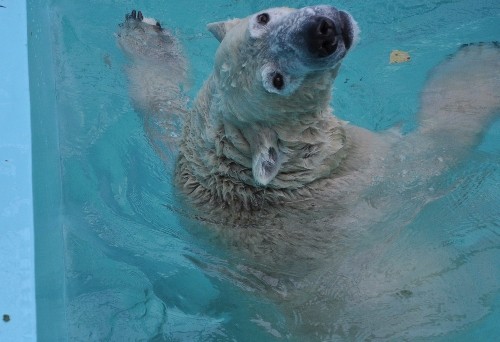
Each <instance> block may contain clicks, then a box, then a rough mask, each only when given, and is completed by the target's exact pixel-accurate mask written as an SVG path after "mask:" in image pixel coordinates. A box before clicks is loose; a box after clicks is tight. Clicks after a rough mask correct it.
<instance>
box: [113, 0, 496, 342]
mask: <svg viewBox="0 0 500 342" xmlns="http://www.w3.org/2000/svg"><path fill="white" fill-rule="evenodd" d="M208 29H209V30H210V32H212V33H213V34H214V36H215V37H216V38H217V39H218V40H219V41H220V46H219V48H218V50H217V53H216V56H215V65H214V70H213V73H212V74H211V76H210V77H209V78H208V80H207V81H206V82H205V84H204V86H203V87H202V89H201V90H200V92H199V94H198V96H197V98H196V100H195V103H194V106H193V108H192V109H187V106H186V100H185V97H184V96H183V95H182V88H183V86H184V84H185V83H186V75H187V73H186V68H187V63H186V61H185V58H184V57H183V55H182V53H181V48H180V46H179V43H178V42H177V40H176V39H175V37H173V36H172V34H170V33H169V32H168V31H167V30H164V29H162V28H161V27H160V25H159V24H158V23H157V22H156V21H155V20H153V19H145V18H144V17H143V16H142V13H141V12H138V13H137V12H135V11H134V12H132V14H130V15H128V16H127V19H126V21H125V23H124V24H123V25H122V29H121V30H120V32H119V34H118V39H119V42H120V44H121V46H122V47H123V49H124V50H125V51H126V52H128V54H129V55H130V57H131V59H132V61H133V63H132V65H131V66H130V68H129V77H130V81H131V96H132V99H133V102H134V104H135V106H136V107H137V108H138V109H139V110H140V111H141V113H142V114H143V117H144V119H145V122H146V131H147V132H148V134H149V136H150V138H151V141H152V142H153V145H154V146H155V148H156V149H157V151H158V152H159V153H160V155H161V156H162V157H164V158H165V159H171V150H172V149H175V148H176V147H178V159H177V163H176V171H175V172H176V175H175V180H176V185H177V187H178V189H179V192H180V194H181V197H182V199H183V200H184V201H185V202H186V204H187V205H188V206H189V208H190V210H191V211H193V212H195V215H193V216H196V217H198V218H200V217H201V218H202V221H203V222H204V225H206V226H211V227H212V228H213V229H215V230H216V231H217V232H218V233H220V234H221V235H222V240H223V241H227V242H228V246H231V247H234V249H235V250H237V251H238V252H241V253H247V254H248V255H250V256H251V260H253V262H250V266H249V268H248V269H249V270H254V271H255V270H256V271H255V272H256V273H254V274H257V273H258V274H263V273H262V272H266V274H267V277H272V279H275V281H273V282H268V283H267V285H268V286H269V289H268V293H269V294H270V295H271V296H276V297H278V298H279V300H281V301H282V302H285V303H287V304H286V305H287V308H288V309H289V311H291V312H294V314H295V315H297V314H298V315H299V316H300V317H301V319H300V321H301V323H300V324H299V325H300V329H305V330H307V329H308V328H311V329H314V331H315V332H316V333H318V334H324V335H322V336H323V337H325V336H327V337H328V336H329V337H332V336H342V335H341V334H340V333H339V331H342V329H344V328H345V324H346V323H345V322H340V321H338V322H337V323H338V326H336V325H335V324H333V323H332V319H331V318H329V315H328V313H329V312H331V311H332V310H335V309H339V308H344V307H347V306H349V307H350V308H353V307H354V308H356V310H355V311H353V312H356V315H358V317H363V316H362V314H361V313H363V312H371V311H370V310H373V308H374V307H376V306H377V305H378V304H379V303H378V302H377V301H376V300H374V298H380V297H381V296H382V295H383V294H387V293H393V294H394V293H403V294H408V293H418V291H415V289H412V290H404V291H406V292H404V291H403V292H398V291H401V290H402V289H405V288H406V287H408V286H415V284H413V285H409V284H410V283H411V280H410V279H414V278H415V277H414V276H413V275H412V274H411V273H408V272H410V271H409V270H407V269H404V267H403V266H401V265H403V263H401V265H399V266H398V265H397V261H391V263H390V267H392V269H394V270H398V271H394V274H397V276H396V277H395V278H391V279H384V280H380V279H373V277H372V278H370V279H368V277H365V276H364V275H363V272H362V271H361V270H362V269H369V268H370V267H372V268H373V269H376V267H380V265H378V264H376V261H375V259H374V258H375V256H376V255H378V253H379V252H380V251H379V250H378V249H377V248H378V247H377V246H375V245H374V244H369V243H368V242H365V243H364V242H363V241H379V240H382V239H384V236H387V235H384V234H389V236H391V232H396V231H399V229H400V228H401V227H402V226H404V225H405V224H406V223H407V222H410V221H411V219H412V218H413V217H414V216H415V214H416V213H417V212H418V210H419V209H420V208H421V207H422V206H423V205H424V204H425V203H427V202H429V201H430V200H432V199H434V198H436V197H438V196H439V195H440V194H439V193H436V191H435V189H433V186H432V180H433V178H434V177H436V176H438V175H439V174H441V173H442V172H443V171H445V170H446V169H448V168H450V167H451V166H453V165H455V164H456V163H457V161H459V160H460V158H461V157H463V155H464V154H465V153H466V152H467V151H468V150H469V149H470V147H471V146H473V145H474V144H475V143H477V141H478V139H479V138H480V136H481V133H482V131H483V128H484V127H485V126H486V125H487V124H488V121H490V120H491V119H492V118H493V117H494V114H495V113H497V112H498V109H499V108H500V92H499V89H500V48H499V46H498V44H497V43H491V44H475V45H464V46H462V47H461V48H460V50H459V51H458V52H457V53H456V54H455V55H454V56H452V57H450V58H449V59H447V60H446V61H444V62H443V63H442V64H441V65H439V66H438V67H436V68H435V69H434V70H433V71H432V73H431V76H430V79H429V81H428V82H427V85H426V87H425V89H424V91H423V94H422V105H421V110H420V114H419V117H420V127H419V128H418V129H417V130H415V131H414V132H412V133H410V134H408V135H406V136H401V135H400V134H398V133H397V132H395V131H391V132H384V133H373V132H370V131H368V130H365V129H363V128H359V127H355V126H353V125H350V124H348V123H347V122H344V121H342V120H339V119H337V118H336V117H335V116H334V115H333V112H332V109H331V107H330V103H331V94H332V85H333V81H334V79H335V77H336V75H337V73H338V70H339V67H340V64H341V62H342V60H343V58H344V57H345V56H346V55H347V53H348V52H349V51H350V50H351V49H352V48H353V46H354V45H355V43H356V40H357V38H358V33H359V30H358V27H357V24H356V22H355V21H354V19H353V18H352V17H351V15H349V14H348V13H347V12H344V11H340V10H337V9H336V8H334V7H331V6H312V7H305V8H302V9H290V8H274V9H268V10H264V11H261V12H258V13H256V14H253V15H251V16H249V17H247V18H244V19H233V20H229V21H225V22H217V23H212V24H209V25H208ZM181 126H182V127H183V128H182V129H183V130H182V133H179V132H180V127H181ZM373 227H383V228H382V229H378V230H373ZM368 228H371V230H370V229H368ZM374 231H375V232H376V233H373V232H374ZM388 232H389V233H388ZM370 234H371V235H370ZM368 236H369V237H370V239H368V238H367V237H368ZM365 238H366V239H367V240H364V239H365ZM360 246H364V248H362V247H360ZM350 249H357V251H358V252H359V253H358V254H357V255H356V256H353V255H352V254H349V251H350ZM439 257H440V256H439V252H435V253H434V254H432V255H430V254H429V253H425V252H424V253H422V255H419V256H418V258H420V260H421V261H422V264H425V260H427V261H428V260H431V259H433V258H439ZM375 265H377V266H375ZM388 267H389V265H388ZM405 272H406V273H405ZM421 272H424V273H425V272H428V273H429V274H431V270H422V271H421ZM367 274H368V272H367ZM370 274H371V273H370ZM422 274H423V273H422ZM422 274H419V275H420V276H421V275H422ZM266 279H269V278H266ZM346 279H349V281H348V282H346ZM270 283H272V284H273V285H269V284H270ZM332 284H334V285H332ZM349 284H351V285H352V284H355V286H351V285H349ZM328 285H329V287H328ZM332 287H333V288H335V289H332ZM325 288H328V290H326V289H325ZM444 292H445V291H444V290H443V293H444ZM350 301H351V302H352V301H354V302H355V303H356V305H352V303H351V302H350ZM360 303H361V304H360ZM365 305H366V306H365ZM415 305H417V304H415ZM368 306H369V307H368ZM352 310H354V309H352ZM415 310H423V311H422V315H420V316H418V317H413V316H412V317H411V319H409V320H408V321H407V324H406V325H404V324H403V323H401V324H402V326H401V329H402V330H401V331H408V329H410V328H411V327H414V326H418V324H419V319H420V320H422V322H423V321H425V319H431V318H425V317H431V316H430V315H429V313H430V312H435V311H438V310H442V307H440V308H434V307H430V308H426V309H422V308H421V307H418V309H417V306H415V308H414V311H411V310H410V309H409V311H408V312H410V313H411V312H415ZM425 310H427V311H425ZM450 310H451V309H450ZM424 311H425V312H424ZM394 312H398V311H397V310H395V311H394ZM408 312H406V313H408ZM398 314H399V315H400V316H402V315H404V314H405V313H400V312H398ZM408 314H409V313H408ZM353 315H354V314H353ZM409 315H410V314H409ZM426 315H427V316H426ZM380 317H381V318H380V320H377V319H374V317H367V318H366V320H367V322H368V321H369V320H372V321H373V320H374V322H375V321H376V322H379V323H378V324H379V325H377V324H376V323H373V324H372V325H370V326H372V330H371V333H372V334H375V335H373V336H377V335H376V331H377V330H376V329H379V330H380V329H382V328H381V327H383V326H386V325H387V324H388V323H387V322H386V319H387V317H386V316H384V315H383V314H381V315H380ZM362 320H363V319H362V318H359V322H358V323H359V326H358V328H357V329H362V328H360V327H361V326H362V325H363V322H362ZM403 321H404V320H403V319H402V322H403ZM409 321H411V323H410V322H409ZM339 322H340V323H339ZM351 323H352V322H351ZM366 324H367V323H366V322H365V325H366ZM392 324H393V325H394V324H395V323H394V322H393V323H392ZM300 329H299V330H300ZM405 329H406V330H405ZM360 331H361V330H360ZM383 333H384V331H383V330H381V331H380V334H383ZM339 334H340V335H339ZM361 336H363V335H361ZM366 336H369V335H366Z"/></svg>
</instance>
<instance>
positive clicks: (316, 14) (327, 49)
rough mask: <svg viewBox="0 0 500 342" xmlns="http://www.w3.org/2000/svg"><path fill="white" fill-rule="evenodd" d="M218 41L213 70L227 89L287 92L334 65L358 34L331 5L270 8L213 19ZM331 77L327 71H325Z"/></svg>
mask: <svg viewBox="0 0 500 342" xmlns="http://www.w3.org/2000/svg"><path fill="white" fill-rule="evenodd" d="M208 28H209V30H210V31H211V32H212V33H213V34H214V35H215V36H216V38H218V39H219V40H220V41H221V46H220V47H219V50H218V52H217V57H216V65H215V71H216V75H218V76H219V77H220V79H219V81H222V83H225V81H228V82H229V84H226V86H228V88H240V89H242V90H243V89H251V91H252V94H253V96H255V92H256V91H257V92H258V91H259V88H261V90H264V91H265V92H267V93H272V94H278V95H283V96H290V95H292V94H294V93H296V92H297V90H298V89H299V88H301V87H302V86H309V84H308V83H309V82H307V80H306V79H307V78H315V77H317V76H318V75H321V76H322V75H324V74H328V72H325V71H327V70H334V69H335V68H336V67H337V66H338V65H339V63H340V61H341V60H342V59H343V58H344V57H345V55H346V53H347V52H348V51H349V50H350V49H351V47H352V46H353V43H354V42H355V41H356V39H357V35H358V31H359V30H358V28H357V25H356V23H355V21H354V20H353V19H352V17H351V16H350V15H349V14H348V13H347V12H343V11H339V10H337V9H336V8H334V7H331V6H313V7H305V8H302V9H298V10H297V9H291V8H271V9H268V10H264V11H261V12H258V13H256V14H254V15H251V16H249V17H247V18H245V19H234V20H230V21H226V22H218V23H212V24H209V25H208ZM328 77H329V78H330V79H331V78H332V77H331V74H328Z"/></svg>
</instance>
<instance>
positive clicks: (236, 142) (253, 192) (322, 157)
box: [176, 68, 346, 211]
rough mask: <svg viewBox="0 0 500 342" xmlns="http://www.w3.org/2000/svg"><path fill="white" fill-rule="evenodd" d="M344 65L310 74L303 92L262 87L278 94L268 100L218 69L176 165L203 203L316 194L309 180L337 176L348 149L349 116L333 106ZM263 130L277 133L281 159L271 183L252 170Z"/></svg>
mask: <svg viewBox="0 0 500 342" xmlns="http://www.w3.org/2000/svg"><path fill="white" fill-rule="evenodd" d="M337 69H338V68H336V69H335V70H332V71H330V72H324V71H323V72H321V73H318V74H317V75H313V76H311V77H310V78H308V79H306V80H305V81H304V82H305V83H306V84H304V85H303V89H302V90H301V92H300V95H292V96H290V97H288V98H284V97H280V96H279V95H275V94H263V96H262V98H269V97H270V96H273V97H274V98H273V99H272V101H270V102H269V104H266V103H265V101H262V102H261V103H248V102H247V101H250V100H251V99H253V98H258V96H256V94H253V96H252V97H250V96H245V94H244V91H245V89H243V90H242V89H241V88H238V89H233V88H234V87H231V86H230V87H228V86H227V83H226V82H221V80H220V79H218V77H219V75H216V74H214V75H212V76H211V77H210V78H209V79H208V80H207V82H206V83H205V85H204V89H202V90H201V91H200V95H199V96H198V98H197V100H196V103H195V106H194V108H193V110H192V113H191V114H190V115H189V116H188V118H187V120H186V123H185V128H184V137H183V139H184V141H183V143H182V144H181V147H180V157H179V160H178V164H177V172H176V175H177V176H176V178H177V183H178V185H179V186H180V187H181V189H182V191H183V192H184V193H186V194H187V195H188V196H189V197H190V200H193V201H195V202H197V203H198V204H201V205H208V206H214V207H217V208H220V207H225V208H229V209H234V210H236V211H239V210H247V211H248V210H259V209H261V208H262V207H263V206H269V205H273V206H275V205H278V204H279V203H284V202H289V201H294V200H297V199H302V197H304V196H306V197H310V196H311V193H310V187H309V186H310V185H311V184H312V183H313V182H315V181H317V180H319V179H323V178H325V177H328V176H330V175H331V174H332V172H333V171H334V170H335V169H336V168H337V167H338V166H339V165H340V163H341V162H342V160H343V159H344V157H345V155H346V151H345V148H344V147H345V145H346V136H345V132H344V123H343V122H341V121H340V120H338V119H337V118H335V117H334V116H333V115H332V112H331V109H330V106H329V102H330V100H331V88H332V82H333V79H334V78H335V76H336V73H337V71H338V70H337ZM231 91H238V92H239V94H238V96H231V94H230V93H229V94H228V92H231ZM261 91H265V90H261ZM242 92H243V95H242ZM221 94H224V96H221ZM228 99H230V100H228ZM271 103H272V107H271V106H270V104H271ZM262 130H267V131H269V132H272V134H274V135H275V137H276V141H277V146H278V148H279V153H280V158H281V164H280V166H279V171H278V173H277V174H276V176H275V177H274V178H273V179H272V180H271V181H270V182H269V183H268V184H267V185H266V186H263V185H261V184H258V182H256V180H255V178H254V176H253V174H252V153H253V150H254V149H255V146H254V145H255V144H256V142H255V140H258V138H256V139H254V138H255V137H256V136H257V137H258V133H259V132H261V131H262ZM252 137H254V138H252Z"/></svg>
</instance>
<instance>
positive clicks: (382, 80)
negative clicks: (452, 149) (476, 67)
mask: <svg viewBox="0 0 500 342" xmlns="http://www.w3.org/2000/svg"><path fill="white" fill-rule="evenodd" d="M312 4H316V2H311V1H291V0H290V1H273V2H272V5H271V4H270V2H269V1H235V0H233V1H230V0H227V1H223V0H218V1H211V2H195V1H175V2H166V1H159V0H155V1H151V0H149V1H145V0H144V1H118V0H113V1H111V0H106V1H102V0H101V1H88V2H85V3H83V2H72V1H67V0H51V1H50V0H49V6H48V15H49V22H50V30H51V31H50V32H51V40H52V42H51V46H52V53H53V55H54V58H55V60H54V69H55V70H54V75H55V84H56V86H55V93H56V104H55V106H56V111H57V121H58V122H57V129H58V131H57V133H58V146H59V149H60V154H61V157H60V165H61V169H60V175H61V184H62V186H61V196H62V209H61V210H62V215H61V225H62V229H63V246H64V247H63V251H62V253H61V254H62V255H61V257H62V258H63V260H64V269H65V272H64V279H62V280H61V281H62V282H63V283H64V305H63V309H62V310H63V313H62V314H61V315H56V316H55V317H56V319H63V318H60V317H65V318H64V320H65V322H63V325H64V326H65V327H66V328H65V329H62V330H66V332H64V334H67V337H68V338H69V339H70V340H82V341H89V340H95V341H101V340H113V341H123V340H148V339H151V340H155V341H163V340H166V341H178V340H182V341H231V340H236V341H274V340H279V339H287V338H290V339H292V340H293V338H294V337H293V336H290V331H292V330H293V329H292V325H299V326H300V319H297V321H296V322H290V321H288V320H287V319H286V313H285V312H284V311H283V308H282V306H280V304H279V303H278V302H277V301H275V300H273V299H272V297H270V296H266V295H264V294H265V293H266V290H265V289H266V287H267V286H269V284H266V279H265V277H263V276H261V275H259V274H256V272H252V271H251V270H249V269H248V268H246V267H245V260H241V259H239V258H238V257H236V256H234V255H232V254H230V253H228V252H226V251H225V250H224V249H222V248H219V247H218V245H217V241H215V239H213V238H212V237H211V236H210V235H209V233H208V232H204V231H203V229H200V230H199V231H198V230H196V231H193V230H190V231H187V230H186V229H185V228H184V227H183V226H182V225H181V224H180V216H182V215H183V213H182V212H179V210H177V209H178V207H179V206H178V205H177V203H176V202H175V201H174V199H173V191H174V190H173V188H172V182H171V179H172V177H171V176H172V170H171V168H169V166H168V165H165V164H164V163H163V162H162V161H161V160H160V159H159V158H158V157H157V155H156V154H155V152H154V150H153V148H152V147H151V146H150V144H149V143H148V140H147V138H146V136H145V133H144V131H143V126H142V122H141V120H140V118H139V116H138V115H137V114H136V113H135V112H134V110H133V109H132V107H131V104H130V101H129V97H128V94H127V80H126V77H125V74H124V67H125V65H126V59H125V58H124V57H123V54H122V53H121V51H120V50H119V48H118V46H117V44H116V43H115V37H114V35H113V33H114V32H116V30H117V24H118V23H120V22H121V21H122V20H123V18H124V15H125V13H127V12H129V11H130V10H131V9H133V8H138V9H141V10H142V11H143V12H144V13H145V14H146V15H149V16H154V17H156V18H158V19H159V20H160V21H161V22H162V24H163V26H165V27H169V28H171V29H172V30H173V31H174V32H176V33H177V35H178V36H179V38H180V39H181V41H182V42H183V44H184V46H185V50H186V53H187V55H188V57H189V61H190V63H191V66H192V68H191V69H192V77H191V83H192V87H191V94H192V95H193V96H194V95H195V94H196V92H197V90H198V89H199V87H200V86H201V83H202V82H203V80H204V79H205V78H206V77H207V75H208V74H209V73H210V71H211V66H212V60H213V56H214V53H215V49H216V48H217V41H216V40H215V39H214V38H212V37H211V36H210V34H208V33H207V32H206V30H205V24H206V23H208V22H211V21H218V20H223V19H226V18H231V17H238V16H246V15H248V14H250V13H253V12H255V11H258V10H260V9H263V8H267V7H274V6H278V5H286V6H291V7H302V6H306V5H312ZM334 5H335V6H337V7H339V8H342V9H346V10H348V11H349V12H351V13H352V14H353V16H354V17H355V18H356V20H357V21H358V23H359V25H360V27H361V30H362V33H361V42H360V43H359V45H358V46H357V47H356V49H355V50H354V51H353V52H352V53H351V54H350V56H349V57H348V58H347V59H346V61H345V63H344V65H343V68H342V71H341V73H340V75H339V76H338V79H337V81H336V86H335V93H334V100H333V106H334V108H335V111H336V114H337V115H338V116H339V117H341V118H342V119H345V120H348V121H350V122H352V123H353V124H356V125H359V126H363V127H366V128H369V129H372V130H378V131H381V130H384V129H387V128H390V127H392V126H395V125H399V126H401V127H402V128H403V130H404V131H410V130H412V129H413V128H414V127H415V124H416V119H415V114H416V113H417V111H418V103H419V92H420V91H421V90H422V87H423V85H424V81H425V79H426V78H427V74H428V72H429V70H430V69H431V68H432V67H433V66H435V65H436V64H438V63H439V62H440V61H442V60H443V59H445V58H446V57H447V56H448V55H450V54H452V53H453V52H454V51H456V49H457V48H458V47H459V46H460V45H461V44H462V43H466V42H473V41H494V40H500V4H499V3H498V0H491V1H477V0H463V1H424V0H407V1H401V0H397V1H392V2H387V1H382V0H380V1H369V2H363V3H360V2H350V1H338V2H336V3H334ZM393 49H400V50H404V51H408V52H409V53H410V55H411V57H412V60H411V62H410V63H405V64H400V65H390V64H389V63H388V61H389V53H390V51H391V50H393ZM440 182H441V183H440V184H439V187H440V188H442V189H445V190H446V191H444V192H445V193H446V195H444V196H443V197H440V198H438V199H436V200H435V201H433V202H430V203H428V204H427V205H426V206H425V207H424V208H423V209H422V210H421V211H420V212H419V213H418V215H417V216H416V217H415V218H414V219H413V221H412V222H409V223H408V224H407V226H406V227H404V228H405V229H404V232H403V233H401V235H400V236H399V237H398V238H399V240H397V241H396V242H395V243H393V244H392V245H391V246H389V247H390V248H388V250H389V252H388V253H387V254H386V257H389V256H391V255H394V256H396V255H404V253H405V250H404V248H411V249H412V250H416V251H419V250H420V251H423V253H425V250H426V249H429V250H436V249H442V250H444V251H447V253H448V254H446V255H447V257H448V258H449V260H446V261H441V260H438V261H439V262H442V263H443V267H441V268H439V271H438V272H441V273H442V278H441V279H442V281H443V282H447V284H446V288H447V289H448V291H449V296H447V298H448V301H447V302H443V303H441V307H442V310H441V311H440V312H439V314H438V315H437V316H432V317H431V316H430V317H428V318H425V317H418V319H416V320H415V324H412V322H408V321H406V322H397V323H396V322H387V320H385V317H384V316H383V312H384V311H383V310H382V308H381V310H380V312H378V311H377V310H375V311H374V312H372V313H362V314H360V316H356V315H353V312H355V311H349V310H345V312H344V311H342V308H338V307H336V308H335V310H338V311H333V309H329V308H328V307H327V308H322V310H323V311H320V312H319V314H321V315H331V316H332V326H334V327H335V336H337V337H338V339H351V340H352V339H372V340H401V339H403V338H407V339H420V340H433V341H434V340H436V341H457V340H463V341H467V340H471V339H475V340H484V341H488V340H492V339H494V337H495V336H497V337H498V336H500V328H499V327H498V324H497V322H499V321H500V209H499V208H500V122H499V121H498V120H497V122H496V123H494V124H493V126H492V127H491V128H489V129H488V131H487V134H486V136H485V138H484V140H483V141H482V143H481V144H480V146H478V147H477V148H476V149H475V151H474V153H473V154H471V155H470V156H469V157H468V159H467V160H466V161H465V162H464V163H463V164H461V166H459V167H457V168H456V169H454V170H452V171H451V172H450V173H449V174H447V175H446V176H444V177H442V178H441V180H440ZM198 225H199V226H200V227H201V225H202V224H201V223H199V224H198ZM429 241H432V243H429ZM405 246H406V247H405ZM391 248H392V250H391ZM54 253H57V251H54ZM47 257H50V256H47ZM438 261H436V262H438ZM426 262H429V261H428V260H426ZM413 266H414V267H415V268H416V269H418V268H419V267H426V265H424V264H422V265H418V263H417V265H416V266H415V265H413ZM410 273H411V272H410ZM441 273H440V274H441ZM381 276H382V277H383V276H384V275H383V274H382V275H381ZM464 277H465V278H464ZM471 279H472V280H471ZM416 282H417V283H420V284H425V283H426V279H424V278H422V279H417V280H416ZM435 284H436V282H435V281H434V282H431V283H430V285H428V286H435ZM44 286H50V284H48V283H47V284H44ZM334 286H335V284H332V289H333V288H334ZM422 288H423V291H430V290H431V289H429V288H428V287H425V286H422ZM400 297H402V298H403V299H402V300H401V298H399V299H398V300H400V302H401V303H400V306H401V308H402V310H404V307H405V302H404V301H405V300H407V301H412V300H414V299H412V298H411V291H402V292H401V294H400ZM407 297H408V298H407ZM429 298H431V297H429ZM387 300H388V301H394V300H395V299H394V298H392V299H391V298H389V299H387ZM380 304H381V305H382V306H384V305H385V304H386V303H384V302H381V303H380ZM388 304H391V305H392V304H393V302H390V303H389V302H388ZM426 304H428V303H421V305H426ZM46 305H49V304H46ZM380 313H382V316H380V317H377V316H378V315H379V314H380ZM370 314H371V315H373V317H372V318H370V317H365V316H367V315H370ZM405 317H406V316H405ZM39 319H40V318H39ZM391 319H394V317H392V318H391ZM402 319H405V318H402ZM370 320H373V321H374V322H383V324H384V326H383V328H381V327H380V326H377V327H372V326H370V325H368V324H365V325H363V324H360V323H358V321H360V322H369V321H370ZM374 324H375V323H374ZM340 331H342V332H340ZM51 333H54V334H57V332H55V331H52V332H50V331H49V332H45V334H47V336H46V337H47V340H49V338H48V337H49V335H50V334H51ZM310 338H311V340H314V332H311V333H310Z"/></svg>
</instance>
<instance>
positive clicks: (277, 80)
mask: <svg viewBox="0 0 500 342" xmlns="http://www.w3.org/2000/svg"><path fill="white" fill-rule="evenodd" d="M284 85H285V81H284V80H283V75H282V74H280V73H276V74H275V75H274V76H273V86H274V87H275V88H276V89H278V90H281V89H282V88H283V86H284Z"/></svg>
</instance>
